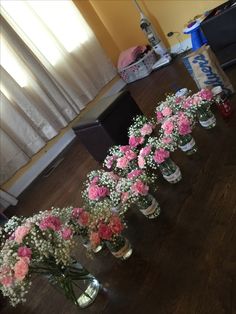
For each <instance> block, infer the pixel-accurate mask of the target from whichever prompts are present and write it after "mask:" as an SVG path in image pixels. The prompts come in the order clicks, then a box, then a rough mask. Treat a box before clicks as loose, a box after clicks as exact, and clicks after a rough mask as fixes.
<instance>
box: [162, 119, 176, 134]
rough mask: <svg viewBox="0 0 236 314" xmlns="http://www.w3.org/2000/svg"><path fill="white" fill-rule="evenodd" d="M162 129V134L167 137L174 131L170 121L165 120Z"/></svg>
mask: <svg viewBox="0 0 236 314" xmlns="http://www.w3.org/2000/svg"><path fill="white" fill-rule="evenodd" d="M162 129H163V130H164V133H165V134H166V135H169V134H171V133H172V132H173V129H174V124H173V122H172V121H170V120H166V121H165V122H164V123H163V124H162Z"/></svg>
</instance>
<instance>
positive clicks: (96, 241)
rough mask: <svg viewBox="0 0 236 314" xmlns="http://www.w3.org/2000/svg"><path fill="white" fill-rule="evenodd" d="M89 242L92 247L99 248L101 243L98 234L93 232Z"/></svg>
mask: <svg viewBox="0 0 236 314" xmlns="http://www.w3.org/2000/svg"><path fill="white" fill-rule="evenodd" d="M89 240H90V242H91V245H92V247H97V246H98V245H99V244H100V242H101V239H100V237H99V234H98V232H92V233H91V234H90V237H89Z"/></svg>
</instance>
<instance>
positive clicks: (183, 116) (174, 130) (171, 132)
mask: <svg viewBox="0 0 236 314" xmlns="http://www.w3.org/2000/svg"><path fill="white" fill-rule="evenodd" d="M194 122H195V120H194V118H193V116H192V115H191V114H189V113H187V112H184V111H179V112H178V113H177V114H175V115H173V116H171V117H169V118H167V119H166V120H165V121H164V122H163V123H162V125H161V129H160V141H162V142H163V143H166V144H170V143H173V145H176V146H177V145H178V142H179V140H180V138H181V137H183V136H185V135H188V134H190V133H191V132H192V128H193V125H194Z"/></svg>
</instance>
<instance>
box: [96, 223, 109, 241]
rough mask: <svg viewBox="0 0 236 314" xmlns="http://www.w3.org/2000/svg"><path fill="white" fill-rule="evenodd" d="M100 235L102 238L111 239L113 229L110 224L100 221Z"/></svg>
mask: <svg viewBox="0 0 236 314" xmlns="http://www.w3.org/2000/svg"><path fill="white" fill-rule="evenodd" d="M98 235H99V237H100V238H101V239H104V240H110V239H111V237H112V230H111V228H110V227H109V226H108V225H106V224H104V223H100V225H99V227H98Z"/></svg>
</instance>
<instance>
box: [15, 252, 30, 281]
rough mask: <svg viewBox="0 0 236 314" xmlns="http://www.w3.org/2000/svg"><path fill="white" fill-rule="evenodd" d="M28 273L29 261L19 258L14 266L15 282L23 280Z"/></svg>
mask: <svg viewBox="0 0 236 314" xmlns="http://www.w3.org/2000/svg"><path fill="white" fill-rule="evenodd" d="M28 271H29V259H28V258H27V257H21V258H20V259H19V261H18V262H16V264H15V266H14V275H15V278H16V279H17V280H20V281H21V280H23V279H24V278H25V276H26V275H27V274H28Z"/></svg>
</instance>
